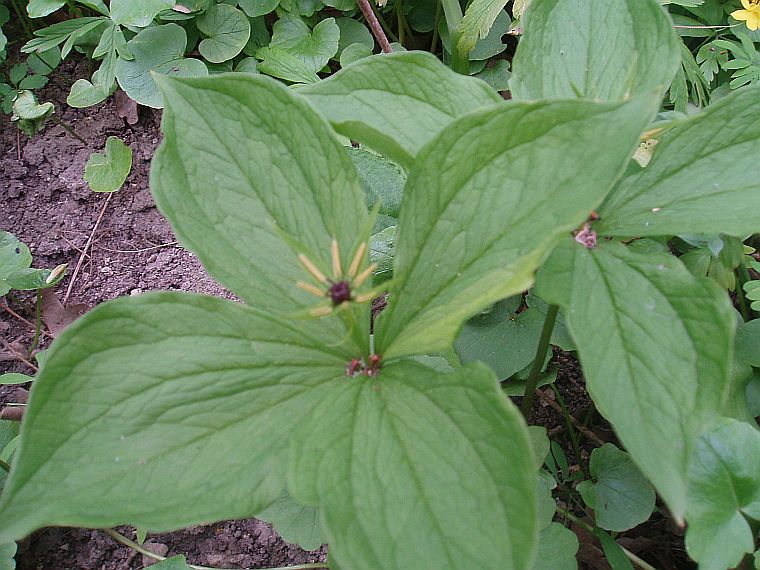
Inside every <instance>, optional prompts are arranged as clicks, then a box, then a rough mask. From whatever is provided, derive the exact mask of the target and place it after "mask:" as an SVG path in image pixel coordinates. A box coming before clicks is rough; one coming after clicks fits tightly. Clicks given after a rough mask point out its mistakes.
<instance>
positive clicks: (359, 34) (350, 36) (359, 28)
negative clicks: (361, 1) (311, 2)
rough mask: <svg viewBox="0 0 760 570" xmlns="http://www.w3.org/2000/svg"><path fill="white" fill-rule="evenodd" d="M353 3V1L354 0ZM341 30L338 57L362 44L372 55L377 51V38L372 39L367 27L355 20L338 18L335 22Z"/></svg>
mask: <svg viewBox="0 0 760 570" xmlns="http://www.w3.org/2000/svg"><path fill="white" fill-rule="evenodd" d="M352 1H353V0H352ZM335 23H336V24H338V28H339V29H340V40H339V41H338V53H337V54H336V56H338V57H340V55H341V54H342V53H343V50H344V49H346V48H347V47H348V46H350V45H352V44H361V45H363V46H365V47H367V48H369V50H370V53H372V50H373V49H375V38H373V37H372V33H371V32H370V31H369V30H368V29H367V26H365V25H364V24H362V23H361V22H358V21H356V20H354V19H353V18H338V19H337V20H335Z"/></svg>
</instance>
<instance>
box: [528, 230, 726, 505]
mask: <svg viewBox="0 0 760 570" xmlns="http://www.w3.org/2000/svg"><path fill="white" fill-rule="evenodd" d="M536 289H537V293H538V294H539V295H540V296H541V298H543V299H545V300H546V301H548V302H550V303H554V304H558V305H561V306H562V307H563V308H564V309H565V316H566V320H567V324H568V327H569V329H570V332H571V334H572V336H573V339H574V340H575V342H576V344H577V346H578V351H579V354H580V359H581V363H582V364H583V370H584V373H585V375H586V384H587V386H588V390H589V393H590V394H591V397H592V399H593V400H594V403H595V404H596V407H597V409H598V410H599V412H600V413H601V414H602V415H603V416H604V417H606V418H607V419H608V420H609V421H610V423H611V424H612V425H613V427H614V428H615V432H616V433H617V435H618V437H619V438H620V441H621V442H622V443H623V445H624V446H625V448H626V449H627V450H628V452H629V453H630V454H631V457H633V460H634V461H635V462H636V464H637V465H638V466H639V468H640V469H641V470H642V472H643V473H644V474H645V475H646V476H647V478H648V479H649V480H650V481H651V482H652V483H653V484H654V485H655V488H656V489H657V491H658V492H659V493H660V495H661V496H662V497H663V498H664V499H665V501H666V502H667V504H668V506H669V507H670V510H671V512H672V513H673V515H674V516H675V517H676V518H677V519H682V517H683V515H684V509H685V507H686V487H687V481H686V469H687V464H688V459H689V453H690V451H691V449H692V447H693V445H694V443H695V441H696V438H697V437H698V436H699V433H700V432H701V430H702V428H703V427H704V425H705V423H706V422H707V421H709V420H710V419H712V417H714V416H715V414H717V413H718V412H719V411H720V410H721V408H722V406H723V403H724V400H725V398H726V397H727V394H728V389H729V384H728V372H729V363H730V356H731V350H732V348H731V347H732V344H733V334H734V327H735V320H736V319H735V316H734V311H733V308H732V307H731V306H730V304H729V302H728V298H727V297H726V295H725V292H723V291H721V290H720V288H718V287H717V285H715V284H714V283H712V282H710V281H709V280H706V279H701V278H696V277H694V276H692V275H691V274H690V273H689V272H688V270H687V269H686V268H685V267H684V266H683V265H682V264H681V263H680V262H679V261H678V260H677V259H676V258H675V257H673V256H671V255H668V254H655V253H647V254H640V253H635V252H632V251H629V250H628V249H626V248H625V247H623V246H622V245H620V244H616V243H604V244H600V245H599V246H597V247H596V248H595V249H592V250H589V249H586V248H585V247H583V246H581V245H580V244H578V243H575V242H574V241H572V240H570V239H568V240H567V241H566V242H565V243H564V244H563V245H562V246H561V247H558V248H557V249H555V250H554V252H553V253H552V257H551V258H550V259H549V261H548V262H547V263H546V264H545V265H544V266H543V267H542V268H541V272H540V273H539V276H538V281H537V286H536Z"/></svg>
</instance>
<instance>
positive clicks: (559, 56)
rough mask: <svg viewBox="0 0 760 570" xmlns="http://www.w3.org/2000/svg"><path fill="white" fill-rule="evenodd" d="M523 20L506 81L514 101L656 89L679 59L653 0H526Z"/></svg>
mask: <svg viewBox="0 0 760 570" xmlns="http://www.w3.org/2000/svg"><path fill="white" fill-rule="evenodd" d="M522 21H523V25H524V31H523V36H522V38H521V39H520V43H519V45H518V48H517V53H516V54H515V58H514V61H513V63H512V69H513V72H512V79H511V80H510V86H511V88H512V95H513V96H514V97H515V98H516V99H539V98H543V97H582V98H585V99H594V100H597V101H599V100H601V101H617V100H622V99H628V98H629V97H631V96H634V95H638V94H644V93H651V92H652V91H654V90H655V89H659V90H660V92H661V93H662V92H664V91H665V89H667V87H668V86H669V85H670V82H671V80H672V79H673V76H674V75H675V73H676V69H677V68H678V65H679V62H680V51H679V47H678V45H679V44H678V36H677V35H676V33H675V31H674V30H673V27H672V22H671V21H670V18H669V17H668V15H667V13H666V12H665V10H664V9H663V8H662V6H661V5H660V3H659V2H658V1H657V0H533V1H532V2H531V4H530V7H529V8H528V11H527V14H525V17H524V18H523V19H522Z"/></svg>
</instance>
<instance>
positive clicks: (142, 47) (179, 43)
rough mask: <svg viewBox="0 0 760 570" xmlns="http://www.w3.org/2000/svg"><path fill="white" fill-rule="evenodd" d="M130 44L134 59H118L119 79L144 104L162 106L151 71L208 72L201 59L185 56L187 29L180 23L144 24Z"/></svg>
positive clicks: (190, 74) (174, 73) (175, 73)
mask: <svg viewBox="0 0 760 570" xmlns="http://www.w3.org/2000/svg"><path fill="white" fill-rule="evenodd" d="M127 46H128V47H129V50H130V51H131V52H132V55H133V59H131V60H127V59H124V58H122V57H120V58H119V59H118V60H117V62H116V79H118V81H119V85H120V86H121V88H122V89H123V90H124V91H125V92H126V93H127V95H129V97H130V98H131V99H133V100H135V101H137V102H138V103H140V104H141V105H146V106H148V107H154V108H156V109H160V108H161V107H162V106H163V105H162V98H161V93H160V92H159V90H158V87H157V86H156V82H155V81H154V79H153V77H152V76H151V72H154V73H157V74H161V75H170V76H174V77H197V76H203V75H208V69H207V68H206V65H205V64H204V63H203V62H202V61H201V60H199V59H193V58H185V48H186V47H187V33H186V32H185V30H184V28H182V27H180V26H178V25H177V24H164V25H163V26H154V27H151V28H145V29H144V30H142V31H141V32H140V33H139V34H137V35H136V36H135V37H134V38H132V39H131V40H129V42H127Z"/></svg>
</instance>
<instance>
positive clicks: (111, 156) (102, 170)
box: [84, 137, 132, 192]
mask: <svg viewBox="0 0 760 570" xmlns="http://www.w3.org/2000/svg"><path fill="white" fill-rule="evenodd" d="M130 170H132V149H131V148H129V147H128V146H127V145H125V144H124V143H123V142H122V140H121V139H120V138H119V137H108V139H107V140H106V148H105V152H104V153H103V154H100V153H97V152H95V153H93V154H92V155H91V156H90V158H89V160H88V161H87V164H86V165H85V167H84V179H85V180H86V181H87V184H88V185H89V186H90V190H92V191H93V192H116V190H118V189H119V188H121V187H122V185H123V184H124V181H125V180H126V179H127V176H128V175H129V171H130Z"/></svg>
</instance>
